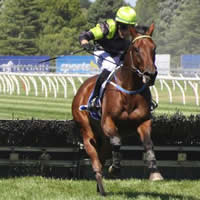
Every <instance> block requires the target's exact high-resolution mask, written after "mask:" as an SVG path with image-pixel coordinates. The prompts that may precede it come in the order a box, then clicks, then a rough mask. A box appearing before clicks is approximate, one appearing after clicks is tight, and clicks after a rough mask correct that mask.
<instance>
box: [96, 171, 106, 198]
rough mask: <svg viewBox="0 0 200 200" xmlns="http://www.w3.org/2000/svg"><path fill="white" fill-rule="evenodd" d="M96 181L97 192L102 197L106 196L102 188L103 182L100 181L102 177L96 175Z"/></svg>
mask: <svg viewBox="0 0 200 200" xmlns="http://www.w3.org/2000/svg"><path fill="white" fill-rule="evenodd" d="M96 181H97V192H99V193H100V195H102V196H106V193H105V190H104V187H103V181H102V175H101V173H98V172H97V173H96Z"/></svg>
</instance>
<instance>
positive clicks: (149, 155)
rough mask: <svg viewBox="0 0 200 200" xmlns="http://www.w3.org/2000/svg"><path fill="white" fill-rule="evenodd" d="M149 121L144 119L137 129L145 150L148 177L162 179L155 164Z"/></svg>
mask: <svg viewBox="0 0 200 200" xmlns="http://www.w3.org/2000/svg"><path fill="white" fill-rule="evenodd" d="M151 123H152V122H151V120H148V121H145V122H144V123H142V124H141V125H140V126H139V127H138V129H137V131H138V133H139V135H140V139H141V141H142V143H143V145H144V149H145V151H146V162H147V166H148V169H149V172H150V177H149V179H150V180H153V181H155V180H162V179H163V177H162V175H161V174H160V172H159V171H158V167H157V164H156V156H155V153H154V150H153V142H152V140H151Z"/></svg>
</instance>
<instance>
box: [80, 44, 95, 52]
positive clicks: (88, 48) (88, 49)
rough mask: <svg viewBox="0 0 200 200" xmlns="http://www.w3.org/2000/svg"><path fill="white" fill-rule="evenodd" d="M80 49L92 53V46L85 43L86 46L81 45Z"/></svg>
mask: <svg viewBox="0 0 200 200" xmlns="http://www.w3.org/2000/svg"><path fill="white" fill-rule="evenodd" d="M82 47H83V48H84V49H85V50H86V51H94V45H92V44H90V43H87V44H83V45H82Z"/></svg>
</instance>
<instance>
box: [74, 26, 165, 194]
mask: <svg viewBox="0 0 200 200" xmlns="http://www.w3.org/2000/svg"><path fill="white" fill-rule="evenodd" d="M139 29H141V30H139ZM129 30H130V33H131V36H132V42H131V44H130V46H129V48H128V50H127V52H126V54H125V57H124V63H123V65H122V66H121V67H119V68H118V69H117V70H116V71H115V72H114V75H113V77H111V79H110V81H109V82H108V83H107V85H106V88H105V91H104V95H103V97H102V107H101V113H102V114H101V119H100V120H95V119H93V118H92V117H91V115H90V113H89V112H87V111H81V110H80V106H81V105H85V104H87V103H88V99H89V97H90V94H91V92H92V90H93V89H94V85H95V81H96V78H97V76H93V77H91V78H89V79H87V80H86V81H85V82H84V83H83V84H82V85H81V87H80V88H79V90H78V92H77V94H76V96H75V97H74V99H73V103H72V114H73V119H74V120H75V121H76V122H77V123H78V124H79V126H80V131H81V134H82V137H83V142H84V147H85V150H86V152H87V154H88V155H89V157H90V159H91V163H92V168H93V170H94V173H95V177H96V181H97V190H98V191H99V192H100V194H101V195H105V190H104V187H103V183H102V167H103V165H104V163H105V159H106V154H107V153H108V148H107V146H108V145H109V146H110V150H112V165H111V166H110V168H109V172H110V173H113V174H119V173H118V172H119V169H120V160H121V156H120V146H121V138H122V137H123V136H124V135H126V134H130V133H132V134H133V132H134V131H137V132H138V134H139V136H140V139H141V141H142V143H143V145H144V149H145V151H146V159H147V160H146V161H147V164H148V169H149V173H150V176H149V179H150V180H162V179H163V178H162V176H161V174H160V173H159V171H158V169H157V165H156V158H155V154H154V151H153V143H152V140H151V127H152V117H151V111H150V102H151V93H150V90H149V86H150V85H153V84H154V81H155V78H156V75H157V68H156V66H155V63H154V62H155V49H156V46H155V43H154V42H153V40H152V37H151V36H152V34H153V31H154V24H151V26H150V27H140V28H139V27H138V28H137V27H131V28H130V29H129ZM108 141H109V142H108Z"/></svg>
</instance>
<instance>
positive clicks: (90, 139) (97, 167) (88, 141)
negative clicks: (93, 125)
mask: <svg viewBox="0 0 200 200" xmlns="http://www.w3.org/2000/svg"><path fill="white" fill-rule="evenodd" d="M82 132H83V133H84V134H83V141H84V147H85V150H86V152H87V154H88V155H89V157H90V159H91V162H92V168H93V171H94V173H95V178H96V181H97V191H98V192H100V194H101V195H103V196H105V190H104V187H103V180H102V179H103V177H102V164H101V162H100V159H99V156H98V152H97V143H96V139H95V137H94V135H93V133H92V131H89V130H87V131H83V130H82Z"/></svg>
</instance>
